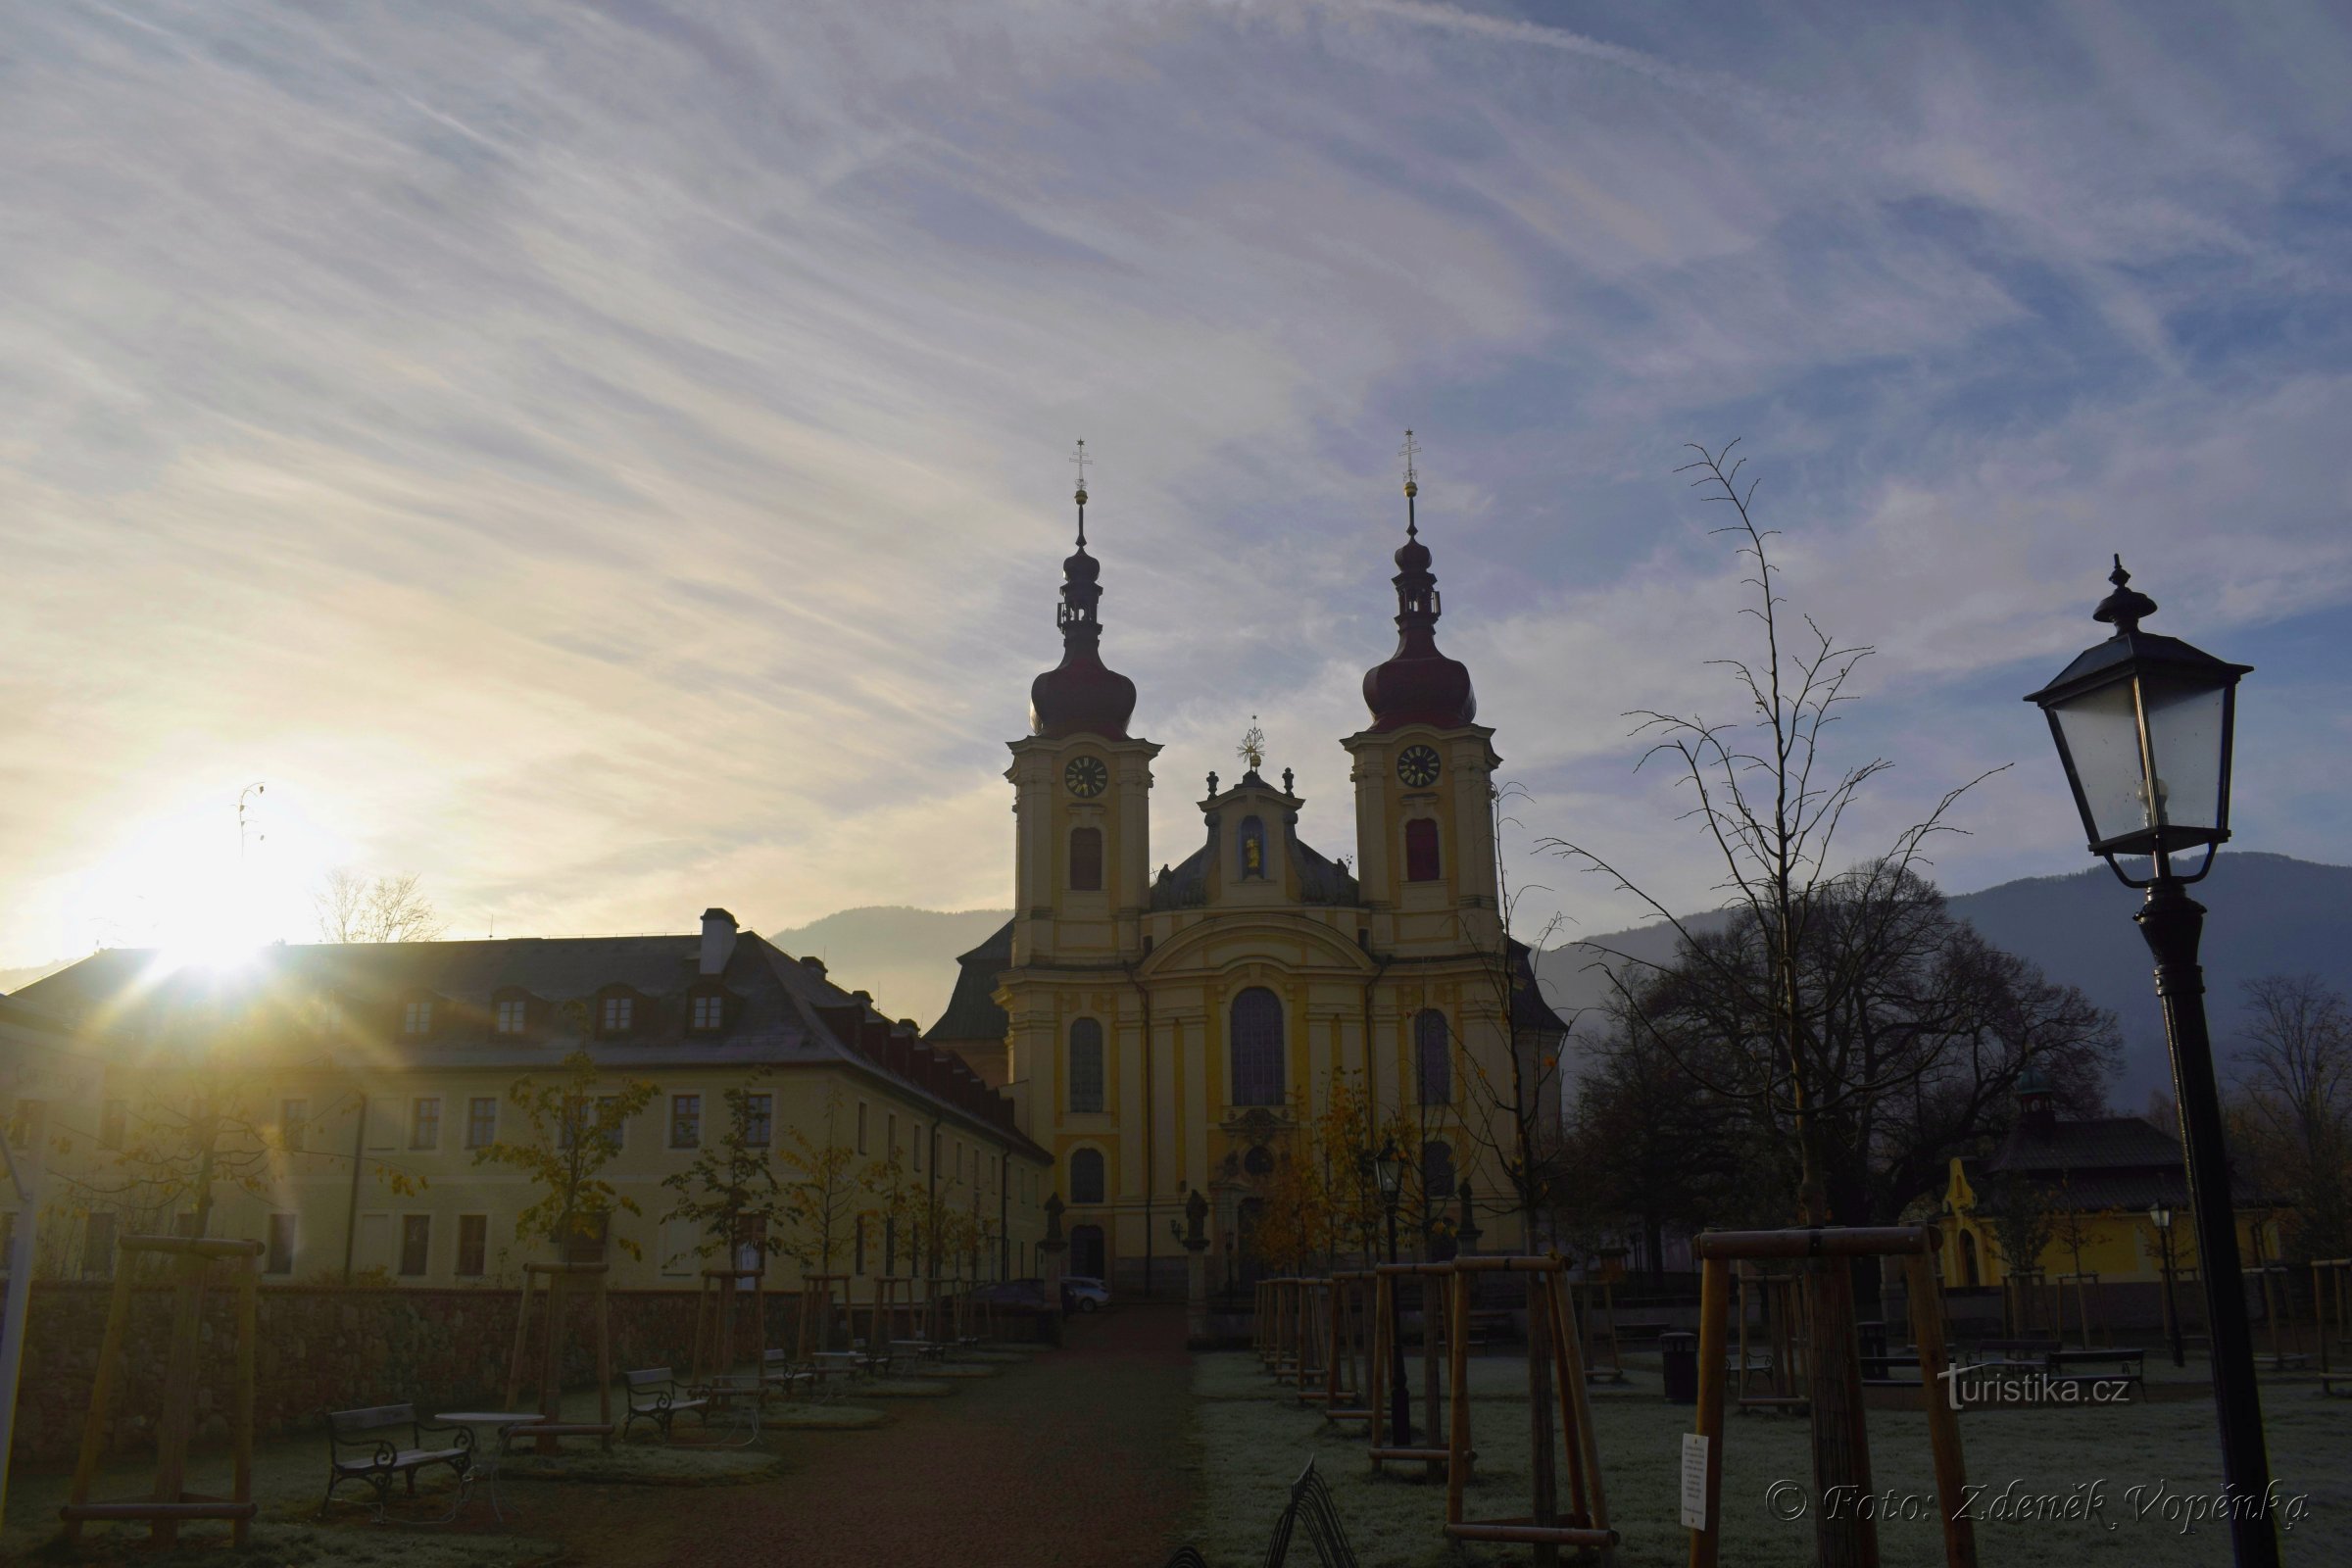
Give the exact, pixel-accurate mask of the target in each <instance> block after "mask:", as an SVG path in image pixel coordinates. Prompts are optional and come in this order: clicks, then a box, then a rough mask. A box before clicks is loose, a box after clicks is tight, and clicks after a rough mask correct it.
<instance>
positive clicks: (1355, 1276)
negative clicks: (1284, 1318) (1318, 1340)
mask: <svg viewBox="0 0 2352 1568" xmlns="http://www.w3.org/2000/svg"><path fill="white" fill-rule="evenodd" d="M1372 1298H1373V1274H1372V1271H1371V1270H1370V1269H1368V1268H1362V1269H1351V1270H1343V1271H1341V1272H1340V1273H1337V1274H1334V1275H1332V1277H1331V1293H1330V1328H1331V1340H1330V1344H1329V1345H1328V1346H1327V1347H1326V1348H1325V1350H1324V1354H1323V1419H1324V1420H1326V1421H1329V1422H1331V1423H1332V1424H1334V1425H1335V1426H1336V1425H1338V1424H1339V1423H1341V1422H1344V1421H1366V1420H1369V1419H1370V1418H1371V1415H1372V1410H1371V1407H1370V1406H1369V1405H1368V1404H1366V1403H1365V1402H1364V1401H1365V1398H1366V1395H1367V1391H1368V1390H1369V1389H1370V1388H1371V1379H1370V1378H1369V1376H1368V1375H1367V1374H1368V1372H1369V1368H1367V1367H1366V1366H1365V1364H1364V1363H1365V1362H1367V1361H1368V1360H1370V1359H1371V1352H1372V1333H1373V1330H1372Z"/></svg>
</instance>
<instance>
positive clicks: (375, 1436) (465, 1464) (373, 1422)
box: [319, 1404, 473, 1518]
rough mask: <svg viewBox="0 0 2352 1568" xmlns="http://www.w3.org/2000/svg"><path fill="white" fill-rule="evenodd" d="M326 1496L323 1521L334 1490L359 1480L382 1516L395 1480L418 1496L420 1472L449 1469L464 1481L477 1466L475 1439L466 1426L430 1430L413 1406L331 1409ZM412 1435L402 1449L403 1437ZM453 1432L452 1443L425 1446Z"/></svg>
mask: <svg viewBox="0 0 2352 1568" xmlns="http://www.w3.org/2000/svg"><path fill="white" fill-rule="evenodd" d="M322 1413H323V1414H324V1415H325V1417H326V1443H327V1453H326V1461H327V1477H326V1495H325V1497H324V1498H322V1499H320V1501H319V1516H320V1517H321V1518H323V1517H324V1516H325V1514H326V1510H327V1508H328V1506H329V1505H330V1504H331V1503H333V1502H334V1500H335V1489H336V1488H338V1487H340V1486H342V1485H343V1484H344V1483H345V1482H347V1481H357V1482H360V1483H361V1484H363V1485H365V1486H369V1487H372V1488H374V1489H375V1508H376V1512H378V1513H381V1512H383V1509H384V1504H385V1502H386V1501H387V1500H388V1499H389V1498H390V1496H391V1492H392V1481H393V1478H394V1477H396V1476H398V1477H405V1478H406V1479H407V1481H408V1486H409V1491H410V1493H411V1494H412V1495H413V1494H415V1492H416V1491H417V1471H419V1470H421V1469H423V1468H424V1467H425V1466H426V1465H430V1464H445V1465H447V1466H449V1468H450V1470H451V1472H452V1473H453V1474H455V1475H456V1476H457V1477H458V1479H459V1480H461V1481H463V1480H464V1479H465V1478H466V1471H467V1470H468V1469H470V1468H472V1465H473V1434H472V1433H471V1432H470V1431H467V1430H466V1428H464V1427H427V1426H425V1425H424V1424H423V1423H422V1422H420V1421H418V1420H417V1407H416V1406H415V1405H413V1404H379V1405H374V1406H371V1407H370V1408H368V1409H365V1410H327V1411H324V1412H322ZM403 1431H405V1432H406V1433H407V1434H408V1440H409V1441H408V1446H406V1447H403V1446H401V1443H400V1441H399V1437H398V1434H400V1433H401V1432H403ZM427 1432H432V1433H435V1434H440V1433H448V1434H450V1435H451V1436H450V1441H449V1442H447V1443H441V1442H438V1441H436V1442H434V1443H433V1444H431V1445H429V1446H428V1444H427V1443H426V1441H425V1436H424V1435H425V1433H427Z"/></svg>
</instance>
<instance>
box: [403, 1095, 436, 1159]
mask: <svg viewBox="0 0 2352 1568" xmlns="http://www.w3.org/2000/svg"><path fill="white" fill-rule="evenodd" d="M409 1147H410V1148H411V1149H439V1148H440V1147H441V1097H440V1096H439V1095H422V1096H419V1097H418V1098H417V1101H416V1103H413V1104H412V1105H410V1107H409Z"/></svg>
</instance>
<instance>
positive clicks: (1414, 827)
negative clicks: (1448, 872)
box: [1404, 816, 1439, 882]
mask: <svg viewBox="0 0 2352 1568" xmlns="http://www.w3.org/2000/svg"><path fill="white" fill-rule="evenodd" d="M1438 875H1439V870H1438V824H1437V823H1436V822H1435V821H1433V820H1432V819H1430V818H1429V817H1426V816H1416V817H1414V818H1413V819H1412V820H1411V821H1410V822H1407V823H1405V824H1404V879H1405V880H1406V881H1407V882H1435V881H1436V880H1437V879H1438Z"/></svg>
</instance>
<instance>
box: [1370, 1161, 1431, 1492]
mask: <svg viewBox="0 0 2352 1568" xmlns="http://www.w3.org/2000/svg"><path fill="white" fill-rule="evenodd" d="M1372 1163H1373V1167H1374V1168H1375V1170H1376V1171H1377V1172H1378V1173H1379V1177H1380V1203H1381V1207H1383V1208H1384V1209H1386V1210H1388V1216H1389V1261H1390V1262H1392V1263H1394V1262H1396V1261H1397V1201H1398V1200H1399V1199H1400V1198H1402V1197H1403V1196H1404V1156H1403V1155H1402V1154H1400V1153H1398V1152H1397V1140H1396V1139H1394V1138H1391V1139H1389V1140H1387V1141H1386V1142H1384V1143H1383V1144H1382V1145H1381V1146H1380V1153H1379V1155H1378V1156H1377V1157H1376V1158H1374V1160H1373V1161H1372ZM1402 1295H1403V1293H1402V1292H1400V1291H1397V1290H1392V1291H1390V1292H1389V1425H1390V1426H1391V1427H1393V1428H1395V1429H1396V1433H1397V1446H1398V1447H1400V1448H1409V1447H1411V1446H1413V1401H1412V1397H1411V1395H1410V1394H1409V1393H1408V1392H1407V1390H1406V1389H1405V1386H1404V1302H1403V1299H1402ZM1421 1332H1422V1333H1424V1334H1426V1333H1428V1332H1429V1325H1428V1322H1427V1321H1426V1315H1425V1317H1424V1321H1423V1323H1422V1326H1421Z"/></svg>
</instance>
